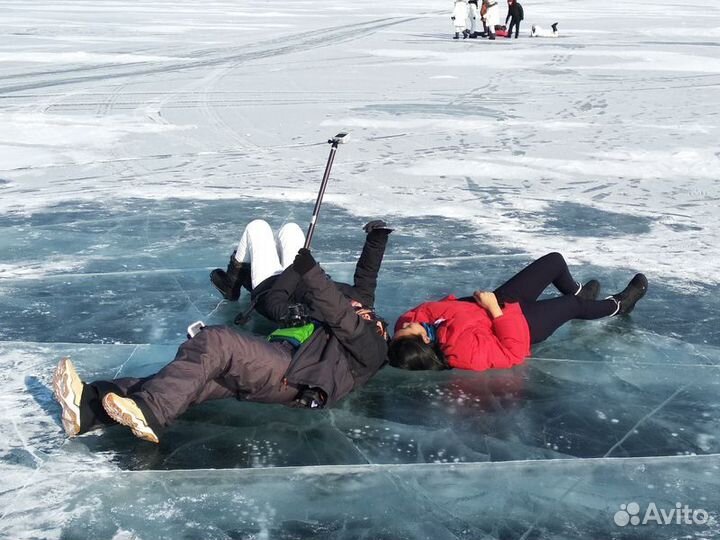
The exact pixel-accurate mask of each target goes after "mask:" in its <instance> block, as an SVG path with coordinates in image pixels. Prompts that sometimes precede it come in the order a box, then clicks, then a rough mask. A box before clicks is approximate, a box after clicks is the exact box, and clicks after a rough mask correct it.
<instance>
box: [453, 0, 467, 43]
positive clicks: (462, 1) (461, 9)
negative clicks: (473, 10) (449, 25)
mask: <svg viewBox="0 0 720 540" xmlns="http://www.w3.org/2000/svg"><path fill="white" fill-rule="evenodd" d="M468 14H469V8H468V0H455V4H454V6H453V11H452V16H451V17H450V19H452V21H453V24H454V25H455V36H454V37H453V39H460V34H462V35H463V39H466V38H467V37H468V36H469V35H470V32H469V30H468V29H467V18H468Z"/></svg>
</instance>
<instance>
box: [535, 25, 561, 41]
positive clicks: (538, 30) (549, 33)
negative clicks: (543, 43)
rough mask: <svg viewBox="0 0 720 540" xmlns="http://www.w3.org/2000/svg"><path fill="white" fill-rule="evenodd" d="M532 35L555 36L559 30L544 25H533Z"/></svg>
mask: <svg viewBox="0 0 720 540" xmlns="http://www.w3.org/2000/svg"><path fill="white" fill-rule="evenodd" d="M530 37H549V38H555V37H558V33H557V32H553V31H552V30H547V29H545V28H543V27H542V26H538V25H534V26H533V27H532V30H531V33H530Z"/></svg>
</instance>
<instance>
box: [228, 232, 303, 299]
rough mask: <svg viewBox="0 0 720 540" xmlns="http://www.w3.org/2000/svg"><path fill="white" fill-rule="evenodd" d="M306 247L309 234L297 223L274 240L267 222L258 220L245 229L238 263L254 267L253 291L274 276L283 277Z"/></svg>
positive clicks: (251, 268) (236, 255) (279, 233)
mask: <svg viewBox="0 0 720 540" xmlns="http://www.w3.org/2000/svg"><path fill="white" fill-rule="evenodd" d="M304 245H305V233H303V232H302V229H300V226H299V225H298V224H297V223H286V224H285V225H283V226H282V227H281V228H280V230H279V231H278V232H277V236H273V232H272V229H271V228H270V225H268V222H267V221H264V220H262V219H256V220H254V221H251V222H250V223H248V224H247V226H246V227H245V230H244V231H243V234H242V236H241V237H240V243H239V244H238V247H237V250H236V251H235V259H236V260H237V261H238V262H241V263H250V265H251V266H250V279H251V281H252V286H253V289H254V288H255V287H257V286H258V285H259V284H260V283H262V282H263V281H265V280H266V279H267V278H269V277H270V276H275V275H277V274H280V273H281V272H282V271H283V270H285V268H287V267H288V266H290V265H291V264H292V262H293V260H294V259H295V255H297V252H298V251H299V250H300V248H301V247H303V246H304Z"/></svg>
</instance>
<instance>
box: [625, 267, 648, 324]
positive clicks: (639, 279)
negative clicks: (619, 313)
mask: <svg viewBox="0 0 720 540" xmlns="http://www.w3.org/2000/svg"><path fill="white" fill-rule="evenodd" d="M633 282H636V283H635V285H637V286H639V287H641V293H642V294H640V296H639V297H638V299H637V300H635V303H634V304H633V305H632V307H630V309H628V310H627V311H626V312H625V313H623V315H630V314H631V313H632V312H633V311H635V306H637V303H638V302H639V301H640V300H642V299H643V297H644V296H645V295H646V294H647V290H648V280H647V277H645V274H636V275H635V276H634V277H633V278H632V279H631V280H630V284H632V283H633ZM637 282H640V283H637Z"/></svg>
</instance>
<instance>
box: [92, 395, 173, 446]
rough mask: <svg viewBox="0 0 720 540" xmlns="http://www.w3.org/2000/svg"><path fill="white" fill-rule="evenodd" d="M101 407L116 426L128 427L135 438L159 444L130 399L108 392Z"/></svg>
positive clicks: (143, 416) (138, 408)
mask: <svg viewBox="0 0 720 540" xmlns="http://www.w3.org/2000/svg"><path fill="white" fill-rule="evenodd" d="M102 405H103V409H105V412H106V413H108V416H110V418H112V419H113V420H115V421H116V422H117V423H118V424H122V425H123V426H127V427H129V428H130V429H131V430H132V432H133V435H135V436H136V437H138V438H140V439H143V440H145V441H150V442H153V443H155V444H158V443H159V442H160V440H159V439H158V437H157V435H155V432H154V431H153V430H152V428H151V427H150V426H149V425H148V422H147V420H146V419H145V415H144V414H143V413H142V411H141V410H140V407H138V405H137V403H135V402H134V401H133V400H132V399H130V398H124V397H120V396H118V395H117V394H114V393H112V392H110V393H109V394H105V397H103V400H102Z"/></svg>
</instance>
